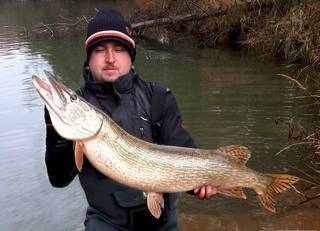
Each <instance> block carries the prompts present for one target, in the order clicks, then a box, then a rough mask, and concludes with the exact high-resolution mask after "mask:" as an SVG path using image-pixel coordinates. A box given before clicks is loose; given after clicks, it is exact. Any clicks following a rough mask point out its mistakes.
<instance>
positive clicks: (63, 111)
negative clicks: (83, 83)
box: [32, 71, 103, 140]
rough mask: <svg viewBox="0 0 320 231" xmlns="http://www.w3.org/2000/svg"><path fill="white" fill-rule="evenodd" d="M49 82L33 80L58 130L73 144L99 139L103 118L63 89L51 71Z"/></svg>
mask: <svg viewBox="0 0 320 231" xmlns="http://www.w3.org/2000/svg"><path fill="white" fill-rule="evenodd" d="M44 72H45V75H46V79H41V78H39V77H37V76H35V75H33V76H32V82H33V85H34V86H35V88H36V90H37V92H38V93H39V95H40V97H41V99H42V100H43V101H44V104H45V106H46V108H47V109H48V111H49V114H50V118H51V122H52V124H53V126H54V128H55V130H56V131H57V132H58V133H59V134H60V135H61V136H62V137H64V138H66V139H70V140H81V139H87V138H89V137H92V136H94V135H96V134H97V133H98V132H99V130H100V129H101V126H102V124H103V114H102V113H101V112H99V111H98V110H97V109H95V108H94V107H93V106H92V105H90V104H88V103H87V102H85V101H84V100H83V99H82V98H81V97H80V96H78V95H77V94H76V92H74V91H73V90H71V89H70V88H68V87H66V86H65V85H63V84H62V83H61V82H60V80H59V79H58V78H57V77H55V76H54V75H53V74H51V73H50V72H48V71H44Z"/></svg>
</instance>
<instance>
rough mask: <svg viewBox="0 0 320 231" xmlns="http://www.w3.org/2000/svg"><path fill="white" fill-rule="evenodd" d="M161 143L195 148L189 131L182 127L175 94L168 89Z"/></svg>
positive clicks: (160, 133) (160, 135)
mask: <svg viewBox="0 0 320 231" xmlns="http://www.w3.org/2000/svg"><path fill="white" fill-rule="evenodd" d="M162 123H163V124H162V127H161V129H160V132H159V143H160V144H165V145H173V146H180V147H190V148H194V147H195V144H194V141H193V139H192V137H191V136H190V135H189V133H188V132H187V131H186V130H185V129H184V128H183V127H182V120H181V114H180V110H179V108H178V105H177V101H176V99H175V97H174V95H173V94H172V93H171V92H170V91H167V93H166V100H165V105H164V111H163V115H162Z"/></svg>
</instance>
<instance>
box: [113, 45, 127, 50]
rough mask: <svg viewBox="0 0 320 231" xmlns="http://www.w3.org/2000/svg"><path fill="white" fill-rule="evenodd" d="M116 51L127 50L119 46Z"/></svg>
mask: <svg viewBox="0 0 320 231" xmlns="http://www.w3.org/2000/svg"><path fill="white" fill-rule="evenodd" d="M114 49H115V51H125V50H126V49H125V48H124V47H122V46H117V47H115V48H114Z"/></svg>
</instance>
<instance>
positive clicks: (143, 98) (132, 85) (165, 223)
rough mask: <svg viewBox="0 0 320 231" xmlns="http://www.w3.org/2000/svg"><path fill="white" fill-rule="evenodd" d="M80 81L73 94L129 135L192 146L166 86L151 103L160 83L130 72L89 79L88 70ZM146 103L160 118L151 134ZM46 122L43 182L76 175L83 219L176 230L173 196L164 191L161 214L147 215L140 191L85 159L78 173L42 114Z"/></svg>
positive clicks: (69, 150) (67, 147) (69, 147)
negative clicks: (113, 78) (100, 79)
mask: <svg viewBox="0 0 320 231" xmlns="http://www.w3.org/2000/svg"><path fill="white" fill-rule="evenodd" d="M85 80H86V82H85V85H84V86H83V87H81V88H80V89H79V90H78V92H77V93H78V94H79V95H81V96H82V97H83V98H85V99H86V100H87V101H88V102H90V103H91V104H93V105H95V106H96V107H98V108H100V109H102V110H103V111H104V112H105V113H107V114H108V115H109V116H111V117H112V118H113V120H114V121H115V122H117V124H119V125H120V126H121V127H122V128H124V129H125V130H126V131H127V132H129V133H130V134H132V135H134V136H136V137H138V138H141V139H144V140H146V141H150V142H157V143H159V144H164V145H174V146H184V147H194V143H193V140H192V138H191V137H190V135H189V134H188V133H187V132H186V131H185V130H184V129H183V127H182V126H181V115H180V112H179V109H178V106H177V103H176V100H175V97H174V96H173V94H171V92H170V90H165V91H163V92H164V93H163V98H164V99H163V100H162V102H163V103H164V105H151V104H152V103H151V102H153V101H152V97H153V88H154V87H162V86H161V85H158V84H157V85H154V84H151V83H147V82H144V81H143V80H141V79H139V77H138V76H137V74H135V73H134V72H133V71H130V72H129V73H128V74H127V75H124V76H122V77H121V78H119V79H117V80H116V81H115V82H113V83H102V82H97V81H93V80H92V78H91V77H90V74H89V75H85ZM162 88H163V87H162ZM152 107H156V109H161V121H157V124H158V125H159V124H160V126H159V127H158V129H157V133H156V134H155V133H153V131H152V130H155V126H154V123H153V122H155V121H152V116H151V112H154V110H152V109H153V108H152ZM46 122H47V139H46V144H47V149H46V165H47V171H48V176H49V180H50V182H51V184H52V185H53V186H55V187H64V186H66V185H68V184H69V183H70V182H71V181H72V180H73V179H74V177H75V176H76V175H77V174H78V175H79V179H80V183H81V186H82V187H83V189H84V191H85V194H86V197H87V200H88V203H89V206H90V207H89V210H88V213H87V219H88V216H89V215H90V214H94V216H96V215H97V214H99V215H100V216H101V217H103V219H105V220H106V222H110V223H111V224H113V225H115V227H117V228H119V229H123V230H141V229H142V228H146V227H148V224H149V228H147V229H152V230H156V229H158V228H159V230H168V227H169V226H170V227H176V229H178V223H177V208H176V206H177V205H176V204H177V198H176V195H175V194H166V195H165V204H166V207H165V211H164V215H163V216H161V218H160V219H159V220H157V219H155V218H153V217H152V216H151V215H150V213H149V211H148V209H147V207H146V202H145V200H144V198H143V197H142V192H140V191H138V190H134V189H130V188H128V187H127V186H124V185H121V184H119V183H117V182H115V181H113V180H111V179H109V178H108V177H105V176H104V175H102V174H101V173H100V172H99V171H98V170H96V169H95V168H94V167H93V166H92V165H91V164H90V163H89V161H88V160H86V159H85V161H84V166H83V168H82V171H81V172H80V173H78V171H77V169H76V167H75V162H74V155H73V143H72V141H67V140H65V139H63V138H61V137H60V136H59V135H58V134H57V133H56V132H55V130H54V129H53V127H52V126H51V125H50V118H49V116H48V114H47V112H46ZM159 122H160V123H159ZM88 214H89V215H88ZM147 221H149V222H147ZM140 225H143V226H140ZM174 229H175V228H173V230H174Z"/></svg>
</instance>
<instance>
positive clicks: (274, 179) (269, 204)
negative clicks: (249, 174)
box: [259, 174, 299, 213]
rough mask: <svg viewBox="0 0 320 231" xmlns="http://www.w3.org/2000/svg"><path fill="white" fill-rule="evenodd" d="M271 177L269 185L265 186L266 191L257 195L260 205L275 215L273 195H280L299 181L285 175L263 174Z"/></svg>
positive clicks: (296, 178) (294, 177)
mask: <svg viewBox="0 0 320 231" xmlns="http://www.w3.org/2000/svg"><path fill="white" fill-rule="evenodd" d="M265 175H266V176H269V177H271V183H270V184H269V185H268V186H267V188H266V190H265V191H264V192H263V193H262V194H260V195H259V199H260V202H261V204H262V205H263V206H264V207H265V208H266V209H267V210H268V211H270V212H272V213H275V212H276V209H275V201H274V195H275V194H276V193H281V192H284V191H286V190H287V189H289V188H291V187H292V184H294V183H296V182H298V181H299V178H298V177H296V176H291V175H287V174H265Z"/></svg>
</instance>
